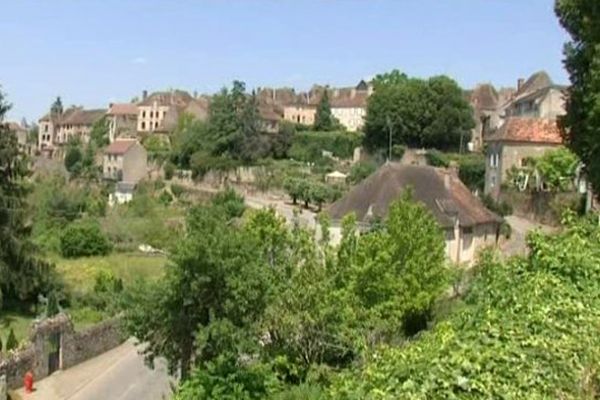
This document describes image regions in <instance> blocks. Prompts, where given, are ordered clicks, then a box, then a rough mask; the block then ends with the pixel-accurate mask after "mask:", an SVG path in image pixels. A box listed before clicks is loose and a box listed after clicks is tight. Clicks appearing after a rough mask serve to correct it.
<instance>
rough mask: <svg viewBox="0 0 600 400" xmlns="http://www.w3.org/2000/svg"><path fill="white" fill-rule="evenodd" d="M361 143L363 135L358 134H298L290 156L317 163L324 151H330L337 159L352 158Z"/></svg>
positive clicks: (294, 138)
mask: <svg viewBox="0 0 600 400" xmlns="http://www.w3.org/2000/svg"><path fill="white" fill-rule="evenodd" d="M361 141H362V134H361V133H357V132H298V133H296V134H295V135H294V136H293V139H292V146H291V148H290V150H289V156H290V157H291V158H293V159H296V160H300V161H310V162H315V161H317V160H318V159H319V158H321V157H322V152H323V151H328V152H330V153H331V154H332V155H333V156H335V157H339V158H351V157H352V154H353V152H354V149H355V148H356V147H358V146H360V144H361Z"/></svg>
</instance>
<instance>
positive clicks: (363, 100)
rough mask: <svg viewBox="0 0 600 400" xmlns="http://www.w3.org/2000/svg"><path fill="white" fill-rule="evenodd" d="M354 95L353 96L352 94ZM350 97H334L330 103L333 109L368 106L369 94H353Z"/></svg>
mask: <svg viewBox="0 0 600 400" xmlns="http://www.w3.org/2000/svg"><path fill="white" fill-rule="evenodd" d="M352 93H353V94H352ZM352 93H351V94H349V95H344V96H339V97H334V98H332V99H330V101H329V103H330V104H331V107H332V108H361V107H362V108H364V107H366V106H367V100H368V98H369V94H368V93H367V92H352Z"/></svg>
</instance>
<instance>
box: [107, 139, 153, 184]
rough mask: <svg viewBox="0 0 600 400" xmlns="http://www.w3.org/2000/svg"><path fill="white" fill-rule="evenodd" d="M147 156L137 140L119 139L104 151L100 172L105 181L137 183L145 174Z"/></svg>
mask: <svg viewBox="0 0 600 400" xmlns="http://www.w3.org/2000/svg"><path fill="white" fill-rule="evenodd" d="M147 161H148V155H147V153H146V149H144V146H142V145H141V144H140V143H139V142H138V141H137V139H119V138H117V139H116V140H115V141H113V142H112V143H111V144H110V145H108V147H107V148H106V149H104V159H103V163H102V172H103V176H104V178H105V179H110V180H115V181H122V182H127V183H131V184H136V183H138V182H139V181H140V180H141V179H143V178H144V177H145V176H146V174H147Z"/></svg>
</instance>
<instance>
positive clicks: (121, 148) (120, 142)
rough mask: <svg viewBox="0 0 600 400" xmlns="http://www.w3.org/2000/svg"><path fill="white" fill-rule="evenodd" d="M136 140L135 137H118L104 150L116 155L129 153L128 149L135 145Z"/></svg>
mask: <svg viewBox="0 0 600 400" xmlns="http://www.w3.org/2000/svg"><path fill="white" fill-rule="evenodd" d="M136 142H137V140H135V139H117V140H115V141H114V142H112V143H111V144H110V145H108V147H107V148H106V149H105V150H104V153H105V154H115V155H122V154H125V153H127V150H129V148H130V147H131V146H133V145H134V144H135V143H136Z"/></svg>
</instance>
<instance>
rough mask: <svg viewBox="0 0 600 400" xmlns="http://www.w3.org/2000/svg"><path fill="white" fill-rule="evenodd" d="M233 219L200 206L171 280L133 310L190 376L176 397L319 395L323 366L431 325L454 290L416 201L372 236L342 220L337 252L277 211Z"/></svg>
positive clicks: (397, 209) (399, 207) (146, 293)
mask: <svg viewBox="0 0 600 400" xmlns="http://www.w3.org/2000/svg"><path fill="white" fill-rule="evenodd" d="M226 197H229V196H222V197H221V198H226ZM230 217H231V215H227V213H225V212H224V209H223V208H222V207H220V206H219V204H213V205H209V206H196V207H194V208H193V209H192V210H191V211H190V213H189V216H188V219H187V230H186V235H185V237H184V238H183V240H182V241H181V242H180V244H179V246H177V248H176V249H175V250H174V252H173V254H172V262H171V265H170V267H169V268H168V270H167V276H166V277H165V279H163V280H161V281H160V282H158V283H156V284H155V285H151V286H150V287H145V286H143V285H142V286H140V287H138V288H136V289H135V290H134V291H133V293H132V296H131V301H129V302H128V307H127V309H126V310H125V319H126V324H127V327H128V329H129V332H130V333H131V334H134V335H135V336H136V337H138V338H139V339H140V340H143V341H147V342H148V343H149V345H148V347H147V354H148V355H149V356H150V357H153V356H157V355H162V356H165V357H166V358H167V359H168V360H169V363H170V366H171V368H172V369H174V370H180V371H181V372H182V376H183V378H184V382H183V385H182V386H181V388H180V391H179V392H178V394H177V396H178V397H177V398H179V399H217V398H218V399H264V398H273V399H275V398H280V399H286V398H298V399H300V398H311V397H308V395H310V396H312V398H318V397H317V396H321V395H322V390H321V389H319V388H318V386H319V385H321V383H322V382H323V381H322V379H326V378H325V377H326V376H327V375H329V372H327V371H329V370H331V369H332V368H340V367H343V368H346V367H349V366H350V365H352V362H353V361H355V360H357V359H358V358H359V357H360V354H361V353H362V351H363V350H364V349H365V348H369V347H371V346H374V345H377V344H379V343H392V342H394V341H395V340H398V339H400V338H404V337H406V336H407V335H408V336H410V335H412V334H414V333H415V332H417V331H419V330H421V329H423V328H424V327H425V326H426V324H427V321H429V317H430V312H431V307H432V305H433V303H434V301H435V299H436V298H437V297H438V296H439V295H441V293H442V292H443V291H444V288H445V287H446V283H447V280H446V268H445V260H444V242H443V235H442V233H441V231H440V230H439V228H438V227H437V224H436V223H435V220H434V219H433V217H432V216H431V215H429V213H428V212H427V211H426V210H425V209H424V208H423V207H422V206H420V205H418V204H415V203H413V202H412V201H411V200H410V199H409V198H408V197H405V198H403V199H401V200H400V201H399V202H398V203H397V204H396V205H394V206H393V207H392V209H391V210H390V216H389V218H388V220H387V222H386V223H384V224H383V226H382V229H380V230H378V231H376V232H372V233H370V234H365V235H360V236H359V235H357V232H356V229H357V228H356V226H355V224H354V222H353V219H352V218H349V219H348V220H347V221H345V223H344V233H345V235H344V239H343V242H342V243H341V245H340V247H339V249H334V248H332V247H330V246H329V244H328V239H327V235H324V236H323V238H322V239H321V240H320V241H319V242H317V241H316V240H315V238H314V236H313V233H311V232H309V231H307V230H304V229H302V228H301V227H300V226H298V225H295V226H293V227H292V228H291V229H290V228H289V227H287V226H286V224H285V222H284V221H283V220H282V219H280V218H279V217H277V216H276V214H275V212H274V211H273V210H261V211H254V212H251V213H249V214H247V215H246V214H245V215H244V218H243V220H242V221H239V222H237V223H233V222H232V221H231V219H230ZM325 220H326V219H323V224H326V222H325ZM324 226H326V225H324ZM305 382H306V384H304V383H305ZM296 385H301V386H296ZM315 385H316V386H315ZM305 394H308V395H307V397H302V396H304V395H305Z"/></svg>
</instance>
